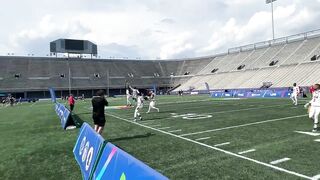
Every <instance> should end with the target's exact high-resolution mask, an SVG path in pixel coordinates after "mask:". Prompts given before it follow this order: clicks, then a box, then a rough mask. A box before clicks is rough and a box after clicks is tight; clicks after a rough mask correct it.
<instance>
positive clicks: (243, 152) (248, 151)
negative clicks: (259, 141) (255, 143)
mask: <svg viewBox="0 0 320 180" xmlns="http://www.w3.org/2000/svg"><path fill="white" fill-rule="evenodd" d="M254 151H256V149H249V150H246V151H241V152H238V154H246V153H250V152H254Z"/></svg>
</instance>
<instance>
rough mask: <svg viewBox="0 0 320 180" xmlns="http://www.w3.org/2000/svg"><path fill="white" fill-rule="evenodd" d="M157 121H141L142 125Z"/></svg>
mask: <svg viewBox="0 0 320 180" xmlns="http://www.w3.org/2000/svg"><path fill="white" fill-rule="evenodd" d="M154 121H155V120H147V121H141V123H149V122H154Z"/></svg>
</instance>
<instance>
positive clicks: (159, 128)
mask: <svg viewBox="0 0 320 180" xmlns="http://www.w3.org/2000/svg"><path fill="white" fill-rule="evenodd" d="M170 128H171V127H162V128H158V129H160V130H164V129H170Z"/></svg>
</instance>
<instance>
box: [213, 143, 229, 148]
mask: <svg viewBox="0 0 320 180" xmlns="http://www.w3.org/2000/svg"><path fill="white" fill-rule="evenodd" d="M228 144H230V142H225V143H221V144H216V145H214V147H220V146H224V145H228Z"/></svg>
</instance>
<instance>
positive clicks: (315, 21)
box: [0, 0, 320, 59]
mask: <svg viewBox="0 0 320 180" xmlns="http://www.w3.org/2000/svg"><path fill="white" fill-rule="evenodd" d="M0 4H1V7H2V8H1V11H0V22H1V26H0V32H1V33H0V55H6V54H7V53H14V54H15V55H27V54H34V55H35V56H45V55H47V54H49V42H50V41H54V40H56V39H59V38H71V39H85V40H89V41H92V42H94V43H96V44H97V45H98V54H99V56H100V57H101V58H109V57H116V58H123V57H125V58H129V59H136V58H140V59H175V58H187V57H188V58H190V57H199V56H208V55H214V54H217V53H223V52H227V50H228V48H232V47H236V46H242V45H246V44H251V43H255V42H260V41H265V40H270V39H272V30H271V6H270V5H267V4H265V0H54V1H53V0H10V1H8V0H0ZM319 9H320V0H277V1H276V2H275V3H274V21H275V36H276V38H277V37H283V36H288V35H293V34H297V33H302V32H306V31H311V30H315V29H320V24H319V19H320V11H319Z"/></svg>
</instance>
